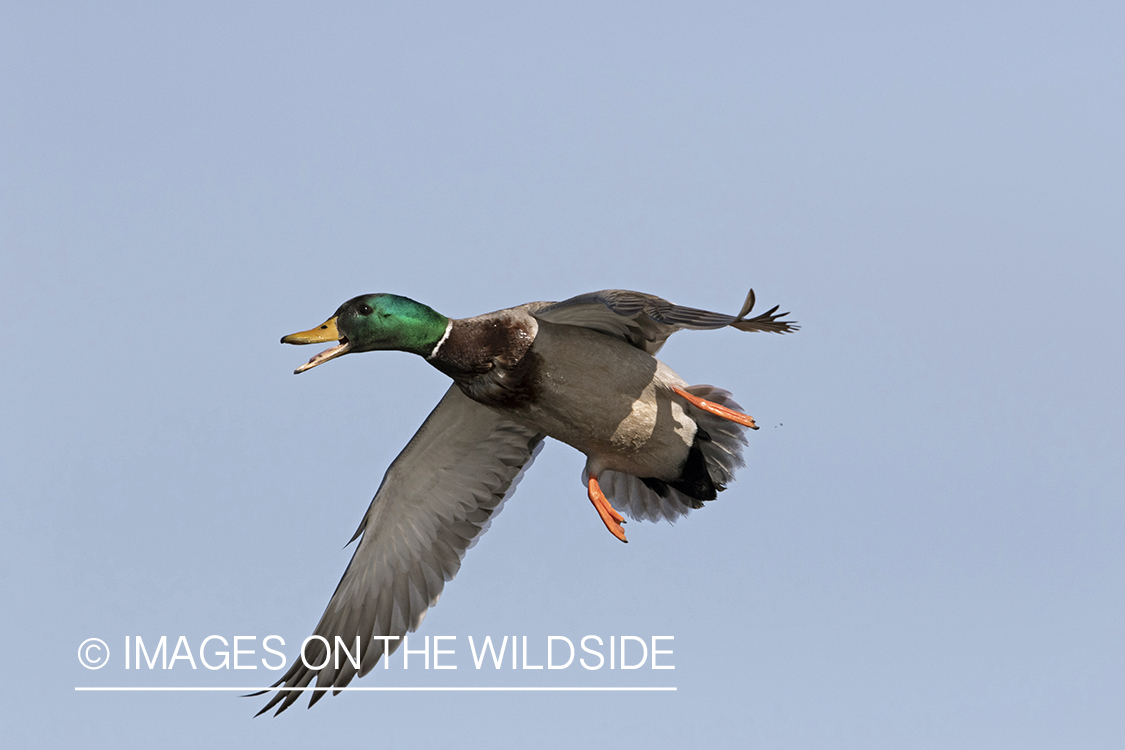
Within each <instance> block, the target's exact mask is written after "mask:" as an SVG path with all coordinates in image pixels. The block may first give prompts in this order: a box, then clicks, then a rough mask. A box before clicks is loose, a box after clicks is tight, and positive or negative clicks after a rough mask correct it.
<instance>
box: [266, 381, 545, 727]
mask: <svg viewBox="0 0 1125 750" xmlns="http://www.w3.org/2000/svg"><path fill="white" fill-rule="evenodd" d="M542 440H543V436H542V435H541V434H538V433H536V432H535V431H534V430H531V429H528V428H527V427H524V426H521V425H519V424H517V423H516V422H513V421H511V420H509V419H506V418H505V417H502V416H500V415H499V414H497V413H495V412H493V411H492V410H490V409H488V408H487V407H484V406H481V405H480V404H478V403H476V402H475V401H472V400H470V399H469V398H468V397H467V396H465V395H464V394H463V393H461V390H460V389H459V388H458V387H457V386H456V385H454V386H452V387H451V388H450V389H449V391H448V392H446V394H445V397H444V398H442V400H441V402H440V403H438V405H437V407H436V408H435V409H434V410H433V412H431V413H430V416H429V417H427V418H426V421H425V422H424V423H423V424H422V426H421V428H419V430H418V432H417V433H416V434H415V435H414V437H413V438H412V439H411V441H410V443H408V444H407V446H406V448H404V449H403V451H402V453H400V454H399V456H398V458H396V459H395V460H394V463H392V464H391V467H390V468H389V469H387V474H386V476H385V477H383V483H382V484H381V485H380V486H379V491H378V492H376V493H375V499H374V500H372V501H371V507H370V508H368V510H367V514H366V515H365V516H364V518H363V522H362V523H361V524H360V526H359V529H358V530H357V531H356V534H355V536H356V537H358V536H361V535H362V539H360V542H359V546H358V547H357V548H356V551H355V554H354V555H353V556H352V560H351V562H350V563H348V568H347V570H346V571H344V577H343V578H341V579H340V583H339V585H337V586H336V592H335V593H334V594H333V595H332V599H331V601H329V602H328V608H327V609H325V611H324V614H323V615H322V616H321V618H320V622H319V623H318V624H317V626H316V630H315V631H314V633H315V634H316V635H319V636H322V637H323V638H325V639H326V640H327V642H328V644H329V646H331V647H333V650H332V651H330V652H327V653H326V651H325V648H324V644H323V643H322V642H321V641H318V640H313V641H310V642H309V644H308V647H307V648H306V650H305V653H306V656H307V658H308V661H309V663H310V664H313V665H319V664H321V663H325V666H324V667H323V668H321V669H317V670H313V669H309V668H308V667H306V666H305V665H304V664H303V663H302V661H301V659H300V658H299V657H298V659H297V660H296V662H295V663H294V664H293V666H292V667H290V668H289V671H288V672H286V673H285V676H284V677H282V678H281V679H280V680H278V681H277V682H276V683H275V684H274V687H276V688H277V690H278V692H277V693H276V694H275V695H274V696H273V697H272V698H270V700H269V702H268V703H266V705H265V707H264V708H263V709H262V710H261V711H260V712H259V713H264V712H266V711H268V710H269V709H271V708H272V707H273V706H275V705H277V704H278V703H280V704H281V705H280V707H279V708H278V709H277V712H278V713H281V712H282V711H284V710H285V709H286V708H288V707H289V706H290V705H291V704H292V703H293V702H294V701H296V700H297V698H299V697H300V695H301V692H302V691H298V690H286V688H294V687H305V686H307V685H309V683H310V682H312V680H313V678H314V677H315V678H316V686H317V687H335V688H339V687H343V686H345V685H347V684H348V683H349V682H351V680H352V678H353V677H354V676H355V675H356V673H357V672H358V673H359V675H360V676H361V677H362V676H363V675H365V674H367V673H368V672H369V671H371V669H372V667H374V666H375V663H376V662H377V661H378V660H379V657H381V656H383V651H384V641H383V640H373V638H372V636H398V638H399V639H400V640H392V641H390V648H389V651H391V652H393V651H394V650H395V648H396V647H397V646H398V644H399V643H401V638H402V636H403V635H405V634H406V633H407V632H408V631H410V632H413V631H414V630H416V629H417V628H418V626H419V625H420V624H421V622H422V618H423V617H424V616H425V614H426V610H427V609H428V608H429V607H431V606H433V604H435V603H436V602H437V600H438V596H439V595H440V594H441V591H442V588H443V587H444V586H445V582H446V581H448V580H450V579H452V578H453V576H455V575H456V574H457V570H458V569H459V568H460V567H461V558H462V557H463V556H464V554H465V550H466V549H468V548H469V547H470V546H471V545H472V543H473V542H474V541H475V540H476V539H477V538H478V537H479V536H480V534H481V533H483V531H484V530H485V529H486V528H487V527H488V524H489V522H490V520H491V517H492V515H493V514H494V513H495V512H496V511H497V510H498V509H499V506H500V504H501V503H502V502H503V500H504V499H505V497H506V496H507V495H508V494H509V493H510V491H511V490H512V489H513V488H514V486H515V484H516V482H517V481H518V479H519V475H520V473H521V471H522V470H523V469H524V468H525V467H526V466H528V465H529V463H530V461H531V460H532V458H533V456H534V454H535V453H536V451H537V449H538V447H540V446H541V444H542ZM352 539H353V541H354V539H355V537H352ZM336 636H339V637H340V638H341V640H342V641H343V645H344V646H345V647H346V648H347V650H348V651H350V652H352V653H353V655H354V653H355V641H356V638H357V637H358V638H359V643H360V659H359V663H360V666H359V669H358V670H357V669H356V668H355V666H354V664H353V663H352V662H351V661H349V660H348V658H347V657H346V655H345V654H344V653H343V652H342V651H341V652H340V660H339V661H340V665H339V668H337V667H336V666H335V663H334V659H333V658H332V656H331V655H332V654H334V653H335V650H336V649H335V642H336ZM326 655H327V656H328V660H327V662H325V657H326ZM310 692H312V698H311V699H310V701H309V705H310V706H311V705H312V704H314V703H316V702H317V701H318V700H319V699H320V698H321V697H322V696H323V695H324V692H325V691H310Z"/></svg>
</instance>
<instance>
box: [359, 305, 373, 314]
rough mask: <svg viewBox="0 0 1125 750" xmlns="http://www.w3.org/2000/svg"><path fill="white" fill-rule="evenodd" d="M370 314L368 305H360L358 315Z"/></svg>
mask: <svg viewBox="0 0 1125 750" xmlns="http://www.w3.org/2000/svg"><path fill="white" fill-rule="evenodd" d="M371 313H372V310H371V306H370V305H360V306H359V314H360V315H370V314H371Z"/></svg>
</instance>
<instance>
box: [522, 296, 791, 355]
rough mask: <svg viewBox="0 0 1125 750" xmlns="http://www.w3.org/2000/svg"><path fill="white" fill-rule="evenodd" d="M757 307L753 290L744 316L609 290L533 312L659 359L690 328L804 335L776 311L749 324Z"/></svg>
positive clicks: (530, 308)
mask: <svg viewBox="0 0 1125 750" xmlns="http://www.w3.org/2000/svg"><path fill="white" fill-rule="evenodd" d="M753 307H754V290H753V289H751V290H750V294H748V295H747V296H746V302H745V303H744V304H743V305H742V310H740V311H739V313H738V315H724V314H723V313H716V312H709V311H707V310H698V309H696V308H694V307H681V306H680V305H673V304H672V303H671V302H669V301H668V300H666V299H661V298H660V297H657V296H655V295H652V294H644V293H642V292H630V291H626V290H624V289H604V290H602V291H600V292H590V293H589V294H580V295H578V296H577V297H571V298H570V299H568V300H563V301H562V302H533V303H532V304H530V305H528V306H527V310H528V312H530V313H531V314H532V315H534V316H535V317H537V318H539V319H541V320H546V321H549V322H551V323H560V324H563V325H572V326H582V327H584V328H590V329H593V330H595V331H599V332H601V333H604V334H606V335H609V336H615V337H617V338H620V339H622V340H624V341H627V342H628V343H630V344H632V345H633V346H635V347H637V348H638V349H643V350H645V351H646V352H648V353H649V354H656V352H657V351H659V350H660V347H662V346H664V342H665V341H666V340H667V339H668V337H669V336H671V335H672V334H673V333H675V332H676V331H679V330H681V329H684V328H692V329H696V330H706V329H712V328H725V327H726V326H733V327H734V328H737V329H739V330H741V331H769V332H771V333H788V332H790V331H796V330H797V329H798V326H797V325H796V324H795V323H794V322H792V321H785V320H779V318H781V317H783V316H785V315H788V314H789V313H779V312H777V307H776V306H775V307H774V308H773V309H772V310H769V311H768V312H764V313H762V314H761V315H758V316H757V317H754V318H747V317H746V316H747V315H749V314H750V310H751V309H753Z"/></svg>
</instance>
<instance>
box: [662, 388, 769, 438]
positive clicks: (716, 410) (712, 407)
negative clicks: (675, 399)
mask: <svg viewBox="0 0 1125 750" xmlns="http://www.w3.org/2000/svg"><path fill="white" fill-rule="evenodd" d="M672 390H673V391H675V393H676V394H677V395H680V396H683V397H684V398H685V399H687V402H688V403H689V404H691V405H692V406H694V407H695V408H697V409H702V410H703V411H709V412H711V413H712V414H714V415H715V416H716V417H722V418H723V419H729V420H730V421H732V422H736V423H738V424H740V425H742V426H743V427H749V428H750V429H751V430H756V429H758V425H756V424H754V418H753V417H751V416H750V415H749V414H743V413H742V412H740V411H735V410H734V409H728V408H727V407H725V406H722V405H721V404H716V403H715V402H714V401H708V400H707V399H705V398H700V397H699V396H693V395H691V394H690V393H688V392H687V391H685V390H684V389H683V388H673V389H672Z"/></svg>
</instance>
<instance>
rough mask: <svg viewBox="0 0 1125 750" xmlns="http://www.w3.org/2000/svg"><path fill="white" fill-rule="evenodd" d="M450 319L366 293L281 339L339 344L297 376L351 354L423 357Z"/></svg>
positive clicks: (404, 300) (393, 297) (393, 298)
mask: <svg viewBox="0 0 1125 750" xmlns="http://www.w3.org/2000/svg"><path fill="white" fill-rule="evenodd" d="M448 326H449V318H447V317H445V316H444V315H441V314H440V313H438V312H435V311H434V310H433V309H432V308H429V307H427V306H426V305H423V304H422V303H421V302H415V301H414V300H412V299H407V298H406V297H399V296H397V295H394V294H365V295H362V296H360V297H355V298H353V299H350V300H348V301H347V302H345V303H344V304H342V305H340V309H338V310H337V311H336V314H335V315H333V316H332V317H331V318H329V319H328V320H326V321H325V322H324V323H323V324H322V325H320V326H318V327H316V328H312V329H310V330H308V331H302V332H300V333H292V334H289V335H288V336H286V337H285V338H283V339H281V343H283V344H319V343H324V342H327V341H339V342H340V344H339V345H337V346H334V347H332V348H331V349H327V350H325V351H323V352H320V353H319V354H317V355H316V356H315V357H313V358H312V359H310V360H309V361H308V362H307V363H305V364H304V365H301V366H300V367H298V368H297V369H296V370H294V373H295V374H296V373H302V372H304V371H305V370H309V369H311V368H313V367H316V366H317V365H320V364H323V363H325V362H327V361H328V360H330V359H335V358H336V357H339V356H342V355H344V354H348V353H349V352H370V351H376V350H387V349H393V350H396V351H404V352H412V353H414V354H420V355H422V356H423V357H425V356H428V355H429V354H430V353H431V352H433V350H434V347H436V346H437V343H438V342H439V341H441V339H442V337H443V336H445V331H446V328H447V327H448Z"/></svg>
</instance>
